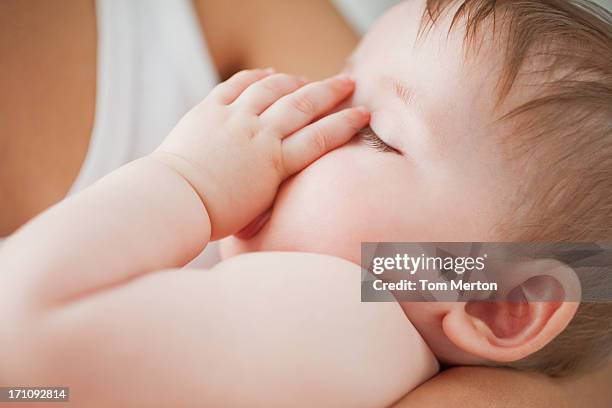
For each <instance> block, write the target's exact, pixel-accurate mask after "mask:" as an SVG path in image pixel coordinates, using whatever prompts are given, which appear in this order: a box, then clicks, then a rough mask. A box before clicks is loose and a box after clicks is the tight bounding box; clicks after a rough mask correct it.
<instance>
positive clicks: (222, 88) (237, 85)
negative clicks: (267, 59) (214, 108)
mask: <svg viewBox="0 0 612 408" xmlns="http://www.w3.org/2000/svg"><path fill="white" fill-rule="evenodd" d="M273 73H274V70H273V69H272V68H267V69H248V70H244V71H240V72H237V73H235V74H234V75H232V77H231V78H229V79H228V80H227V81H224V82H221V83H220V84H219V85H217V86H215V87H214V88H213V90H212V91H211V92H210V94H209V95H208V96H209V98H212V99H213V100H214V101H216V102H219V103H223V104H229V103H232V102H233V101H234V99H236V98H237V97H239V96H240V94H241V93H242V92H243V91H244V90H245V89H246V88H248V86H249V85H251V84H252V83H253V82H257V81H259V80H260V79H262V78H265V77H267V76H269V75H272V74H273Z"/></svg>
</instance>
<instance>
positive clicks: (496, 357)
mask: <svg viewBox="0 0 612 408" xmlns="http://www.w3.org/2000/svg"><path fill="white" fill-rule="evenodd" d="M504 286H505V290H504V291H503V293H504V295H503V297H502V299H500V300H496V301H486V302H484V301H471V302H467V303H458V304H456V305H454V307H451V308H450V310H449V311H448V313H447V314H446V315H445V317H444V319H443V322H442V327H443V330H444V332H445V334H446V336H447V337H448V338H449V340H451V341H452V342H453V343H454V344H455V345H456V346H457V347H459V348H460V349H462V350H463V351H465V352H467V353H469V354H471V355H474V356H477V357H480V358H484V359H486V360H489V361H494V362H511V361H516V360H520V359H523V358H525V357H527V356H528V355H530V354H532V353H535V352H536V351H538V350H540V349H541V348H542V347H544V346H545V345H546V344H548V343H549V342H550V341H551V340H553V339H554V338H555V337H556V336H557V335H559V334H560V333H561V332H562V331H563V330H564V329H565V327H566V326H567V325H568V324H569V322H570V321H571V320H572V318H573V317H574V314H575V313H576V309H577V308H578V305H579V302H580V293H581V287H580V281H579V280H578V277H577V276H576V274H575V272H574V271H573V269H571V268H570V267H569V266H567V265H565V264H563V263H561V262H558V261H556V260H553V259H538V260H533V261H529V262H523V263H521V264H518V265H516V266H515V267H513V268H512V270H511V271H509V272H508V273H507V274H506V275H505V277H504Z"/></svg>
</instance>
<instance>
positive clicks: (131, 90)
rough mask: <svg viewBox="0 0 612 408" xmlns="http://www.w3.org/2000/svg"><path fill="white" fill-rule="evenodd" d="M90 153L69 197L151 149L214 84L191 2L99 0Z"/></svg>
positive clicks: (174, 0)
mask: <svg viewBox="0 0 612 408" xmlns="http://www.w3.org/2000/svg"><path fill="white" fill-rule="evenodd" d="M96 20H97V33H98V50H97V72H96V78H97V84H96V85H97V86H96V101H95V102H96V106H95V118H94V125H93V130H92V134H91V139H90V143H89V149H88V152H87V155H86V157H85V160H84V162H83V165H82V167H81V171H80V173H79V175H78V177H77V179H76V180H75V182H74V184H73V186H72V188H71V191H70V193H74V192H76V191H78V190H81V189H82V188H84V187H86V186H88V185H90V184H91V183H93V182H94V181H96V180H97V179H99V178H100V177H102V176H104V175H105V174H108V173H109V172H111V171H112V170H114V169H116V168H118V167H119V166H121V165H123V164H125V163H127V162H129V161H131V160H134V159H136V158H139V157H142V156H143V155H145V154H147V153H149V152H151V151H153V150H154V149H155V147H157V146H158V145H159V143H160V142H161V141H162V140H163V138H164V137H165V135H166V134H167V133H168V132H169V131H170V130H171V129H172V127H173V126H174V125H175V124H176V122H177V121H178V120H179V119H180V117H181V116H182V115H183V114H184V113H185V112H186V111H187V110H188V109H189V108H190V107H192V106H193V105H195V104H196V103H197V102H198V101H199V100H201V99H202V98H203V97H204V96H205V95H206V93H208V92H209V90H210V89H211V88H212V87H213V86H214V85H215V84H216V83H217V82H218V76H217V74H216V70H215V68H214V65H213V63H212V61H211V58H210V56H209V53H208V50H207V49H206V44H205V42H204V41H203V39H202V31H201V30H200V27H199V24H198V21H197V18H196V14H195V10H194V9H193V5H192V3H191V0H129V1H125V0H97V1H96Z"/></svg>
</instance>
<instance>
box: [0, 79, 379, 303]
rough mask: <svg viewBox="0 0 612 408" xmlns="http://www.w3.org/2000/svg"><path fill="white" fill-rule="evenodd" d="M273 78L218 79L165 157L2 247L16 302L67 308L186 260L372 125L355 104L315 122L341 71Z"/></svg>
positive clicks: (336, 95)
mask: <svg viewBox="0 0 612 408" xmlns="http://www.w3.org/2000/svg"><path fill="white" fill-rule="evenodd" d="M269 74H270V72H266V71H262V70H254V71H244V72H241V73H239V74H237V75H236V76H234V77H233V78H231V79H230V80H228V81H227V82H225V83H222V84H220V85H218V86H217V87H216V88H215V89H214V90H213V91H212V92H211V94H210V95H208V96H207V98H206V99H205V100H204V101H203V102H202V103H201V104H200V105H199V106H197V107H195V108H194V109H193V110H192V111H191V112H190V113H188V114H187V115H186V117H185V118H183V119H182V120H181V122H180V123H179V124H178V125H177V127H176V128H175V129H174V130H173V131H172V133H171V134H170V135H169V137H168V138H167V139H166V141H165V142H164V143H163V144H162V146H161V147H160V149H158V150H157V151H156V152H155V153H153V154H152V155H150V156H148V157H145V158H143V159H141V160H137V161H135V162H133V163H130V164H128V165H126V166H124V167H122V168H121V169H119V170H117V171H115V172H113V173H112V174H110V175H108V176H107V177H105V178H104V179H102V180H101V181H100V182H98V183H96V184H95V185H93V186H92V187H91V188H89V189H87V190H85V191H84V192H82V193H81V194H78V195H76V196H74V197H73V198H71V199H68V200H66V201H64V202H62V203H60V204H59V205H57V206H55V207H54V208H52V209H51V210H49V211H47V212H45V213H44V214H42V215H41V216H40V217H37V218H36V219H35V220H33V221H32V222H30V223H29V224H28V225H26V226H25V227H24V228H23V229H21V230H20V231H18V232H17V233H16V234H15V235H14V236H13V237H12V238H10V239H9V240H8V241H7V242H6V243H5V246H4V247H3V249H2V251H1V252H0V270H1V271H2V274H1V275H0V279H1V281H0V283H2V287H3V288H6V289H7V291H10V293H14V294H15V299H12V301H13V302H16V303H19V302H23V301H27V302H29V303H30V304H31V305H33V306H32V307H38V306H47V305H52V304H58V303H62V302H65V301H68V300H71V299H75V298H78V297H80V296H84V295H90V294H92V293H94V292H97V291H102V290H106V289H108V288H110V287H113V286H115V285H118V284H122V283H124V282H126V281H127V280H130V279H133V278H135V277H137V276H140V275H143V274H146V273H150V272H153V271H156V270H160V269H164V268H171V267H179V266H183V265H184V264H185V263H187V262H188V261H189V260H191V259H192V258H193V257H194V256H195V255H197V254H198V253H199V252H200V251H201V250H202V249H203V248H204V247H205V246H206V244H207V243H208V241H209V239H210V238H211V237H212V238H213V239H218V238H222V237H224V236H227V235H229V234H232V233H236V232H237V231H239V230H240V229H241V228H242V227H244V226H245V225H246V224H247V223H248V222H249V221H251V220H252V219H253V218H255V217H256V216H257V215H258V214H259V213H262V212H263V211H265V210H266V209H267V208H268V207H269V206H270V205H271V203H272V201H273V199H274V196H275V194H276V190H277V188H278V185H279V184H280V183H281V182H282V181H283V180H284V179H285V178H286V177H288V176H290V175H291V174H293V173H295V172H297V171H299V170H301V169H302V168H303V167H305V166H306V165H308V164H309V163H310V162H311V161H313V160H315V159H316V158H317V157H319V156H320V155H322V154H324V153H326V152H327V151H328V150H330V149H332V148H335V147H337V146H338V145H340V144H342V143H344V142H346V141H347V140H348V139H350V137H351V136H352V135H353V134H354V133H355V132H356V130H358V129H359V128H360V127H362V126H363V125H364V124H365V123H366V122H367V120H368V115H367V114H366V113H364V112H363V111H362V110H359V109H354V108H352V109H346V110H344V111H341V112H338V113H335V114H332V115H330V116H327V117H325V118H323V119H321V120H319V121H316V122H315V123H312V124H309V123H310V122H311V121H313V120H314V119H316V118H317V117H318V116H320V115H323V114H325V113H326V112H328V111H329V110H330V109H332V108H333V107H334V106H335V105H336V104H337V103H338V102H339V101H341V100H342V99H344V98H345V97H346V96H347V95H348V94H349V93H350V92H351V91H352V83H351V82H350V81H347V80H344V79H342V78H333V79H330V80H327V81H323V82H318V83H313V84H309V85H306V86H302V85H303V82H302V81H301V80H299V79H296V78H294V77H291V76H288V75H283V74H277V75H272V76H269ZM289 136H290V137H289ZM7 300H11V299H7ZM19 306H20V305H17V307H19Z"/></svg>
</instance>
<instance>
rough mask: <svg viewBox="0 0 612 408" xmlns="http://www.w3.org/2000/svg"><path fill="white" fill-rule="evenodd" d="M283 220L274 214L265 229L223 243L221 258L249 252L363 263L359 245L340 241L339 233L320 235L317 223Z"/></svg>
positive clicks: (232, 237)
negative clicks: (315, 255)
mask: <svg viewBox="0 0 612 408" xmlns="http://www.w3.org/2000/svg"><path fill="white" fill-rule="evenodd" d="M280 218H281V217H275V214H274V212H273V213H272V216H271V217H270V220H269V221H268V222H267V223H266V224H265V225H264V226H263V228H262V229H261V230H260V231H258V232H257V234H255V235H254V236H252V237H250V238H248V239H241V238H237V237H235V236H231V237H228V238H225V239H224V240H222V241H221V243H220V251H221V258H222V259H227V258H230V257H233V256H237V255H240V254H244V253H248V252H258V251H283V252H286V251H290V252H311V253H320V254H326V255H333V256H337V257H340V258H344V259H346V260H348V261H351V262H354V263H359V252H358V251H355V249H357V250H358V249H359V246H354V245H351V244H350V243H349V242H347V241H346V240H341V239H338V238H339V237H338V235H337V234H329V233H327V234H326V233H325V232H321V231H319V232H317V230H316V224H317V223H316V222H310V223H308V224H310V225H309V226H310V228H308V226H305V225H304V223H303V222H299V221H297V220H295V221H294V222H293V223H291V224H288V223H283V222H282V220H281V219H280ZM313 221H314V220H313ZM323 229H324V228H323Z"/></svg>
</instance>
